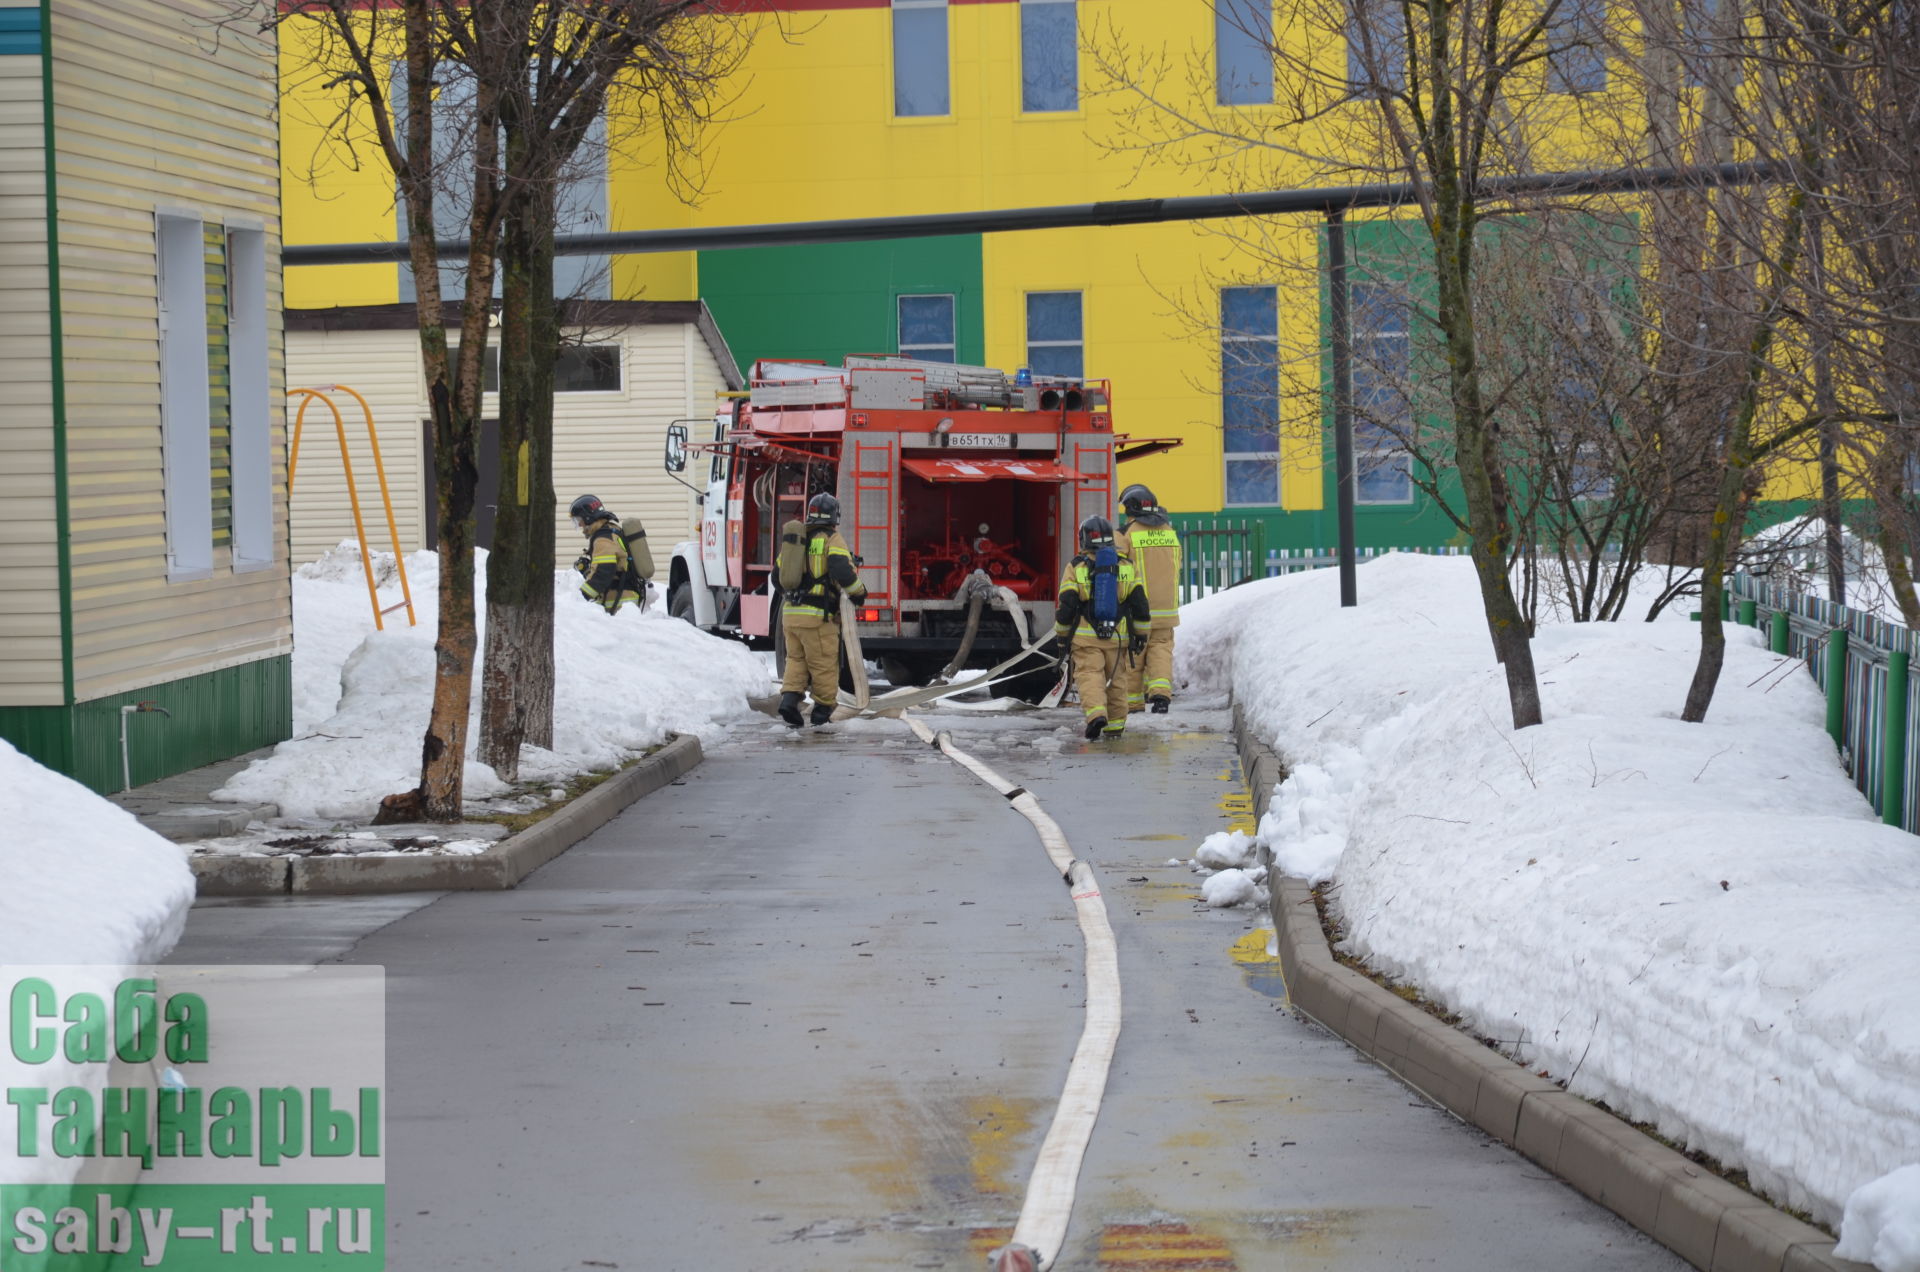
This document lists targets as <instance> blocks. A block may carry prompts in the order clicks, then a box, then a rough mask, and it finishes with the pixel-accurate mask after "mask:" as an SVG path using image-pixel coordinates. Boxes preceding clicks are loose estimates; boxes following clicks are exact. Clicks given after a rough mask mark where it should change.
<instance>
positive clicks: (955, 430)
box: [667, 355, 1175, 697]
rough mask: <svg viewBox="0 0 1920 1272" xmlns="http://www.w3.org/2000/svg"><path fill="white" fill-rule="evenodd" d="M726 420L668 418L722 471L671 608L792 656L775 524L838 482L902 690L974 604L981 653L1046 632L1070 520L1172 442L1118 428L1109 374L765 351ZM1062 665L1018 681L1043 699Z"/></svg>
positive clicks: (705, 501) (879, 648) (686, 449)
mask: <svg viewBox="0 0 1920 1272" xmlns="http://www.w3.org/2000/svg"><path fill="white" fill-rule="evenodd" d="M1029 381H1031V382H1029ZM712 430H713V431H712V436H711V438H710V439H707V440H703V441H699V442H692V441H690V439H689V438H688V436H687V430H686V427H685V426H684V425H674V426H672V428H671V429H670V430H669V436H668V442H667V467H668V469H669V470H670V471H673V472H676V473H679V472H684V471H685V470H686V469H687V466H688V455H689V453H690V452H692V453H697V454H699V455H701V456H704V457H705V458H706V460H707V474H706V476H707V486H706V489H705V491H704V493H703V494H702V496H701V519H700V540H699V542H697V543H682V544H679V545H678V546H676V547H675V549H674V553H673V565H672V571H671V575H670V578H669V582H668V594H667V595H668V612H669V613H671V614H673V615H675V616H676V617H682V618H685V619H687V620H689V621H690V622H693V623H695V624H697V625H698V626H700V627H702V628H705V629H706V630H708V631H712V632H717V633H723V634H731V635H735V636H739V637H742V638H745V639H747V640H749V641H750V642H752V643H754V644H755V645H756V646H759V647H762V648H764V647H766V646H767V645H768V644H771V645H773V647H775V648H776V649H781V650H782V652H784V649H783V646H782V644H781V642H779V641H778V640H777V639H776V637H777V635H778V633H779V629H780V628H779V623H780V617H779V595H778V593H779V589H778V587H777V586H776V585H775V584H774V582H773V574H774V557H775V551H776V549H777V546H778V543H779V537H780V527H781V526H782V525H784V524H785V523H786V522H788V521H792V520H796V519H799V518H801V517H802V516H803V515H804V510H805V508H806V504H807V500H808V499H809V498H811V497H812V496H813V495H815V494H818V493H820V492H822V491H826V492H830V493H832V494H835V495H837V496H838V497H839V500H840V507H841V525H840V532H841V534H842V535H844V536H845V538H846V540H847V542H848V544H849V545H850V546H851V547H852V549H853V552H854V555H855V556H856V557H857V558H858V563H859V569H860V575H861V578H862V579H863V580H864V581H865V582H866V585H867V599H866V601H865V604H864V606H863V608H862V609H861V610H860V611H859V616H858V617H859V626H860V640H861V644H862V646H863V648H864V649H865V651H866V652H867V654H868V656H869V657H872V658H875V659H877V660H878V661H879V662H880V664H881V668H882V670H883V672H884V673H885V674H886V676H887V678H888V679H889V680H891V681H892V682H894V683H895V684H897V685H905V684H915V685H918V684H925V683H926V682H927V681H928V680H929V679H931V678H933V677H934V676H936V675H938V674H939V673H940V672H941V670H942V669H944V668H945V667H946V666H947V665H948V663H949V662H950V661H951V660H952V658H953V656H954V654H955V653H956V651H958V650H959V648H960V646H961V643H962V639H963V634H964V632H965V629H966V626H967V622H968V617H969V615H968V609H969V606H970V605H973V606H974V607H975V608H977V609H978V610H979V611H980V612H979V614H978V619H977V625H978V631H977V633H976V635H975V637H974V640H973V642H972V645H971V648H970V651H969V653H968V656H967V658H966V659H965V661H964V664H963V665H965V666H968V667H990V666H993V665H995V664H997V663H999V662H1001V661H1004V660H1005V659H1006V658H1008V657H1010V656H1011V655H1013V654H1015V653H1017V652H1018V651H1019V650H1020V649H1021V648H1022V647H1023V646H1025V645H1026V644H1027V643H1029V641H1030V640H1031V639H1032V638H1033V637H1035V636H1038V635H1040V634H1042V633H1044V632H1046V631H1047V630H1049V629H1050V628H1051V626H1052V624H1053V609H1054V605H1053V602H1054V596H1055V594H1056V593H1057V591H1058V588H1059V580H1060V574H1061V570H1062V569H1063V567H1064V566H1065V565H1066V563H1067V561H1068V560H1069V559H1070V558H1071V556H1072V555H1073V546H1074V531H1075V528H1076V527H1077V526H1078V525H1079V523H1080V522H1081V520H1082V519H1084V518H1086V517H1089V516H1092V515H1094V514H1095V513H1100V514H1103V515H1106V516H1109V517H1110V516H1112V515H1113V509H1114V503H1113V497H1114V491H1115V483H1114V466H1115V464H1116V462H1117V461H1120V460H1125V459H1129V458H1133V457H1135V456H1137V455H1143V454H1150V453H1153V452H1155V451H1159V450H1165V449H1167V448H1168V447H1170V446H1172V445H1174V444H1175V443H1173V442H1172V441H1169V440H1163V439H1152V440H1144V439H1143V440H1140V441H1129V440H1128V439H1125V438H1116V436H1115V435H1114V431H1113V417H1112V411H1111V395H1110V391H1109V386H1108V384H1107V383H1106V382H1105V381H1098V380H1093V381H1080V380H1065V379H1060V378H1055V377H1046V376H1035V377H1028V376H1027V375H1025V374H1024V373H1022V374H1020V375H1017V376H1009V375H1007V374H1005V373H1004V372H1001V371H997V370H994V369H992V368H989V367H971V366H959V365H955V364H952V363H941V362H920V361H915V360H913V359H910V358H900V357H890V356H877V355H876V356H854V357H849V358H847V359H846V360H845V363H844V365H842V366H839V367H832V366H827V365H825V364H823V363H818V362H798V361H794V362H776V361H767V360H763V361H761V362H758V363H756V364H755V366H754V368H753V374H752V377H751V381H750V390H749V392H748V393H746V394H744V395H740V396H737V397H736V398H734V399H733V400H732V401H731V402H730V403H729V404H728V406H727V407H726V409H724V410H722V411H720V412H719V413H718V415H717V416H716V418H715V420H714V422H713V425H712ZM683 480H684V479H683ZM689 484H691V483H689ZM977 575H984V576H985V581H984V582H983V581H982V580H981V579H979V578H978V577H976V576H977ZM969 580H972V582H971V583H970V582H969ZM988 595H990V596H991V598H992V599H991V600H990V601H988V602H987V603H986V604H984V605H981V604H978V603H977V602H975V601H974V599H973V598H974V597H976V596H988ZM1052 679H1053V674H1052V673H1050V672H1046V671H1040V672H1038V673H1037V674H1034V675H1029V676H1026V677H1023V678H1021V679H1016V680H1012V681H1009V682H1007V685H1006V691H1008V692H1013V693H1017V694H1019V695H1021V696H1032V697H1037V696H1038V695H1039V694H1042V693H1044V692H1045V691H1046V689H1047V688H1048V687H1050V685H1051V683H1052Z"/></svg>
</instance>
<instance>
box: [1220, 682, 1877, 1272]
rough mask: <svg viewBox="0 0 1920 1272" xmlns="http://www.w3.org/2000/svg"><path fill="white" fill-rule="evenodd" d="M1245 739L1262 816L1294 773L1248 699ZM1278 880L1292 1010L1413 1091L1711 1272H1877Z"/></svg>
mask: <svg viewBox="0 0 1920 1272" xmlns="http://www.w3.org/2000/svg"><path fill="white" fill-rule="evenodd" d="M1233 738H1234V744H1235V745H1236V746H1237V747H1238V748H1239V751H1240V766H1241V768H1242V770H1243V771H1244V772H1245V773H1246V774H1247V784H1248V786H1249V787H1250V788H1251V791H1252V795H1253V808H1254V816H1255V818H1256V819H1257V818H1259V817H1262V816H1265V814H1266V811H1267V805H1268V803H1269V802H1270V800H1271V799H1272V796H1273V785H1274V782H1275V781H1277V780H1278V779H1279V777H1280V776H1281V774H1282V773H1283V772H1284V769H1283V768H1282V767H1281V764H1280V760H1279V757H1278V756H1276V755H1274V753H1273V752H1272V751H1271V750H1270V749H1269V748H1268V747H1267V746H1266V744H1265V743H1263V742H1261V741H1260V740H1259V739H1258V738H1256V737H1255V736H1254V735H1253V733H1252V732H1251V730H1249V729H1248V728H1247V724H1246V717H1245V715H1244V714H1243V713H1242V711H1241V709H1240V707H1239V706H1238V704H1236V705H1235V706H1234V709H1233ZM1263 855H1264V851H1263ZM1267 864H1268V865H1269V867H1271V865H1272V862H1271V861H1270V860H1269V861H1268V862H1267ZM1271 883H1272V888H1271V893H1272V898H1273V900H1272V912H1273V927H1274V935H1275V938H1276V943H1277V944H1278V946H1279V950H1280V967H1281V972H1282V975H1283V976H1284V978H1285V981H1286V986H1287V991H1288V996H1289V998H1290V1000H1291V1001H1292V1003H1293V1005H1294V1006H1296V1007H1298V1008H1299V1009H1300V1010H1301V1011H1303V1012H1305V1013H1306V1014H1307V1015H1309V1016H1311V1017H1312V1018H1313V1019H1314V1020H1316V1021H1318V1022H1319V1023H1320V1024H1321V1025H1324V1026H1325V1027H1326V1028H1327V1029H1329V1030H1331V1031H1332V1032H1334V1033H1335V1034H1338V1035H1339V1036H1340V1037H1341V1038H1344V1039H1345V1040H1346V1041H1347V1042H1348V1043H1349V1044H1350V1045H1351V1046H1353V1047H1354V1049H1355V1050H1357V1051H1359V1052H1360V1053H1361V1054H1363V1055H1365V1056H1367V1057H1368V1058H1370V1059H1372V1060H1373V1061H1374V1062H1375V1063H1376V1064H1378V1065H1380V1067H1382V1068H1383V1069H1385V1070H1387V1071H1388V1072H1389V1073H1391V1074H1393V1075H1394V1076H1395V1077H1397V1078H1399V1079H1400V1080H1401V1081H1402V1082H1405V1083H1406V1084H1407V1085H1408V1086H1410V1087H1412V1088H1414V1090H1416V1091H1418V1092H1420V1093H1421V1094H1422V1095H1425V1096H1426V1097H1427V1098H1428V1099H1430V1100H1432V1101H1434V1102H1435V1103H1436V1104H1439V1105H1442V1106H1443V1107H1445V1108H1446V1109H1448V1110H1449V1111H1451V1112H1452V1113H1453V1114H1454V1115H1455V1116H1457V1117H1459V1118H1460V1119H1461V1120H1462V1121H1465V1122H1471V1123H1472V1124H1473V1125H1475V1126H1477V1127H1479V1128H1480V1129H1481V1130H1483V1131H1485V1132H1486V1133H1487V1134H1489V1135H1491V1136H1493V1137H1494V1138H1495V1139H1497V1140H1499V1141H1500V1142H1501V1143H1503V1144H1506V1145H1508V1146H1509V1147H1511V1148H1514V1149H1517V1150H1518V1151H1519V1152H1520V1153H1521V1154H1523V1155H1524V1156H1526V1157H1528V1158H1530V1159H1531V1160H1532V1161H1534V1162H1536V1163H1538V1164H1539V1165H1540V1166H1542V1167H1544V1168H1545V1169H1547V1170H1549V1171H1551V1172H1553V1173H1554V1174H1555V1175H1558V1176H1559V1177H1560V1178H1561V1179H1563V1180H1565V1181H1566V1182H1567V1183H1569V1184H1571V1185H1573V1187H1575V1188H1577V1189H1579V1190H1580V1191H1581V1192H1582V1193H1585V1194H1586V1195H1587V1196H1588V1197H1591V1198H1592V1199H1593V1200H1595V1201H1597V1202H1599V1203H1600V1204H1601V1205H1603V1206H1605V1207H1606V1208H1607V1209H1609V1210H1611V1211H1613V1212H1614V1213H1615V1214H1617V1215H1619V1216H1620V1217H1621V1218H1622V1219H1625V1220H1626V1221H1627V1222H1628V1223H1630V1224H1632V1225H1633V1226H1634V1227H1636V1228H1638V1229H1640V1231H1642V1232H1644V1233H1646V1234H1647V1235H1648V1236H1650V1237H1652V1238H1653V1239H1654V1240H1656V1241H1658V1242H1660V1243H1661V1244H1662V1245H1664V1246H1666V1247H1667V1248H1668V1249H1670V1250H1672V1251H1673V1252H1674V1253H1675V1254H1678V1255H1679V1256H1680V1257H1681V1258H1683V1259H1685V1260H1687V1262H1689V1263H1691V1264H1693V1265H1694V1266H1695V1267H1697V1268H1701V1269H1703V1272H1816V1270H1819V1272H1873V1269H1872V1268H1871V1267H1869V1266H1868V1265H1866V1264H1864V1263H1854V1262H1850V1261H1848V1260H1845V1259H1836V1258H1834V1257H1833V1247H1834V1241H1833V1239H1832V1238H1831V1237H1829V1236H1827V1235H1826V1234H1825V1233H1824V1232H1821V1231H1820V1230H1819V1229H1818V1228H1815V1227H1813V1226H1812V1225H1810V1224H1806V1223H1802V1222H1801V1221H1800V1220H1798V1219H1795V1218H1794V1217H1793V1216H1791V1215H1789V1214H1786V1213H1785V1212H1783V1211H1780V1210H1776V1209H1775V1208H1774V1207H1772V1206H1770V1205H1768V1204H1767V1203H1766V1202H1765V1201H1762V1200H1761V1199H1760V1198H1758V1197H1755V1196H1754V1195H1753V1194H1751V1193H1748V1192H1745V1191H1742V1190H1741V1189H1739V1188H1736V1187H1734V1186H1733V1185H1732V1184H1730V1183H1728V1182H1727V1181H1726V1180H1724V1179H1721V1178H1720V1177H1719V1176H1718V1175H1716V1174H1714V1173H1713V1172H1711V1171H1709V1170H1707V1169H1706V1168H1705V1167H1702V1166H1697V1165H1695V1164H1694V1163H1693V1162H1691V1161H1688V1160H1687V1158H1686V1157H1685V1156H1684V1155H1682V1154H1680V1153H1678V1152H1675V1151H1674V1150H1673V1149H1670V1148H1668V1147H1667V1146H1665V1145H1664V1144H1661V1143H1660V1142H1659V1141H1657V1140H1655V1139H1653V1138H1651V1137H1650V1136H1647V1135H1645V1134H1643V1133H1641V1132H1640V1131H1639V1130H1636V1129H1635V1128H1634V1127H1633V1126H1631V1125H1629V1124H1628V1123H1626V1122H1623V1121H1621V1120H1620V1119H1619V1118H1617V1117H1614V1116H1613V1115H1612V1114H1610V1113H1607V1112H1605V1111H1603V1110H1601V1109H1598V1108H1596V1107H1594V1106H1593V1105H1591V1104H1589V1103H1587V1102H1586V1101H1585V1100H1583V1099H1581V1098H1580V1097H1579V1096H1576V1095H1570V1094H1568V1093H1567V1092H1566V1091H1564V1090H1562V1089H1561V1088H1560V1087H1559V1086H1558V1085H1556V1084H1555V1083H1552V1082H1549V1081H1547V1080H1546V1079H1545V1078H1542V1077H1539V1076H1538V1075H1536V1074H1534V1073H1533V1072H1531V1071H1529V1070H1528V1069H1526V1068H1523V1067H1522V1066H1520V1065H1517V1064H1515V1063H1513V1062H1512V1061H1511V1060H1508V1059H1507V1058H1506V1057H1505V1056H1502V1055H1500V1054H1499V1053H1498V1052H1495V1051H1493V1050H1491V1049H1490V1048H1488V1047H1485V1046H1482V1045H1481V1044H1480V1043H1479V1042H1478V1041H1476V1040H1475V1039H1473V1038H1471V1037H1469V1036H1468V1035H1466V1034H1464V1033H1462V1032H1461V1031H1460V1030H1458V1029H1455V1028H1453V1027H1452V1026H1451V1025H1447V1024H1443V1023H1442V1022H1441V1021H1440V1020H1438V1019H1436V1018H1435V1017H1433V1016H1430V1015H1428V1014H1427V1013H1426V1012H1425V1011H1422V1010H1421V1009H1420V1008H1419V1007H1416V1006H1414V1005H1413V1004H1412V1003H1409V1002H1407V1001H1405V1000H1404V999H1402V998H1400V997H1398V996H1397V995H1395V994H1391V993H1389V992H1387V991H1386V990H1385V989H1383V988H1381V987H1380V986H1379V985H1377V984H1375V983H1374V982H1373V981H1372V980H1370V979H1368V978H1367V977H1365V976H1362V975H1361V974H1360V973H1359V972H1356V971H1354V970H1353V969H1352V968H1350V967H1345V966H1343V965H1342V964H1340V963H1339V962H1338V961H1337V960H1335V958H1334V957H1333V951H1332V950H1331V949H1330V948H1328V945H1327V941H1326V935H1325V933H1324V932H1323V931H1322V930H1321V927H1320V915H1319V913H1318V911H1317V910H1316V909H1315V907H1314V902H1313V892H1312V889H1311V888H1309V887H1308V885H1307V882H1306V880H1304V879H1296V878H1291V877H1286V876H1278V875H1276V876H1273V877H1272V879H1271Z"/></svg>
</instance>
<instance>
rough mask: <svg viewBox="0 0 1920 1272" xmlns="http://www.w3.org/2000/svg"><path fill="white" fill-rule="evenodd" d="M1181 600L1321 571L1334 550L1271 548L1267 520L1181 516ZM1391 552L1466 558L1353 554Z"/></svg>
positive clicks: (1447, 550) (1461, 552)
mask: <svg viewBox="0 0 1920 1272" xmlns="http://www.w3.org/2000/svg"><path fill="white" fill-rule="evenodd" d="M1179 530H1180V603H1181V604H1182V605H1185V604H1186V603H1187V602H1189V601H1195V600H1198V599H1199V598H1201V597H1203V596H1211V595H1213V594H1214V593H1215V592H1218V591H1222V590H1224V589H1226V588H1229V587H1235V586H1238V585H1239V584H1241V583H1247V582H1250V581H1252V580H1254V579H1270V578H1275V577H1277V576H1279V575H1282V574H1298V573H1300V572H1301V571H1303V570H1321V569H1326V568H1328V567H1330V566H1335V565H1338V564H1339V563H1340V558H1339V557H1338V556H1337V555H1335V554H1334V553H1332V552H1327V551H1324V550H1321V549H1318V548H1269V547H1267V545H1266V524H1265V523H1264V522H1262V521H1259V520H1254V519H1250V518H1249V519H1242V518H1237V517H1185V518H1182V519H1181V522H1180V526H1179ZM1389 552H1418V553H1421V554H1423V555H1426V556H1465V555H1466V553H1467V549H1466V548H1464V547H1430V546H1421V547H1397V548H1396V547H1383V548H1360V549H1358V550H1357V551H1356V552H1355V558H1356V559H1357V560H1360V561H1370V560H1372V559H1373V558H1374V557H1377V556H1384V555H1386V554H1387V553H1389Z"/></svg>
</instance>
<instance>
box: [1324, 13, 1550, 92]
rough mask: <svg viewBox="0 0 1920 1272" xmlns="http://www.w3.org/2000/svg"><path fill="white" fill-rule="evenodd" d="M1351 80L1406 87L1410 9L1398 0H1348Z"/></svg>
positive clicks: (1356, 84) (1358, 88) (1365, 86)
mask: <svg viewBox="0 0 1920 1272" xmlns="http://www.w3.org/2000/svg"><path fill="white" fill-rule="evenodd" d="M1562 2H1563V3H1565V0H1562ZM1347 83H1348V84H1349V85H1350V86H1351V87H1352V89H1353V91H1354V92H1356V93H1359V94H1362V95H1365V94H1369V93H1374V92H1389V93H1397V92H1399V91H1401V90H1402V89H1404V88H1405V87H1406V85H1407V27H1406V10H1405V8H1404V6H1402V5H1401V4H1399V3H1397V0H1347Z"/></svg>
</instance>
